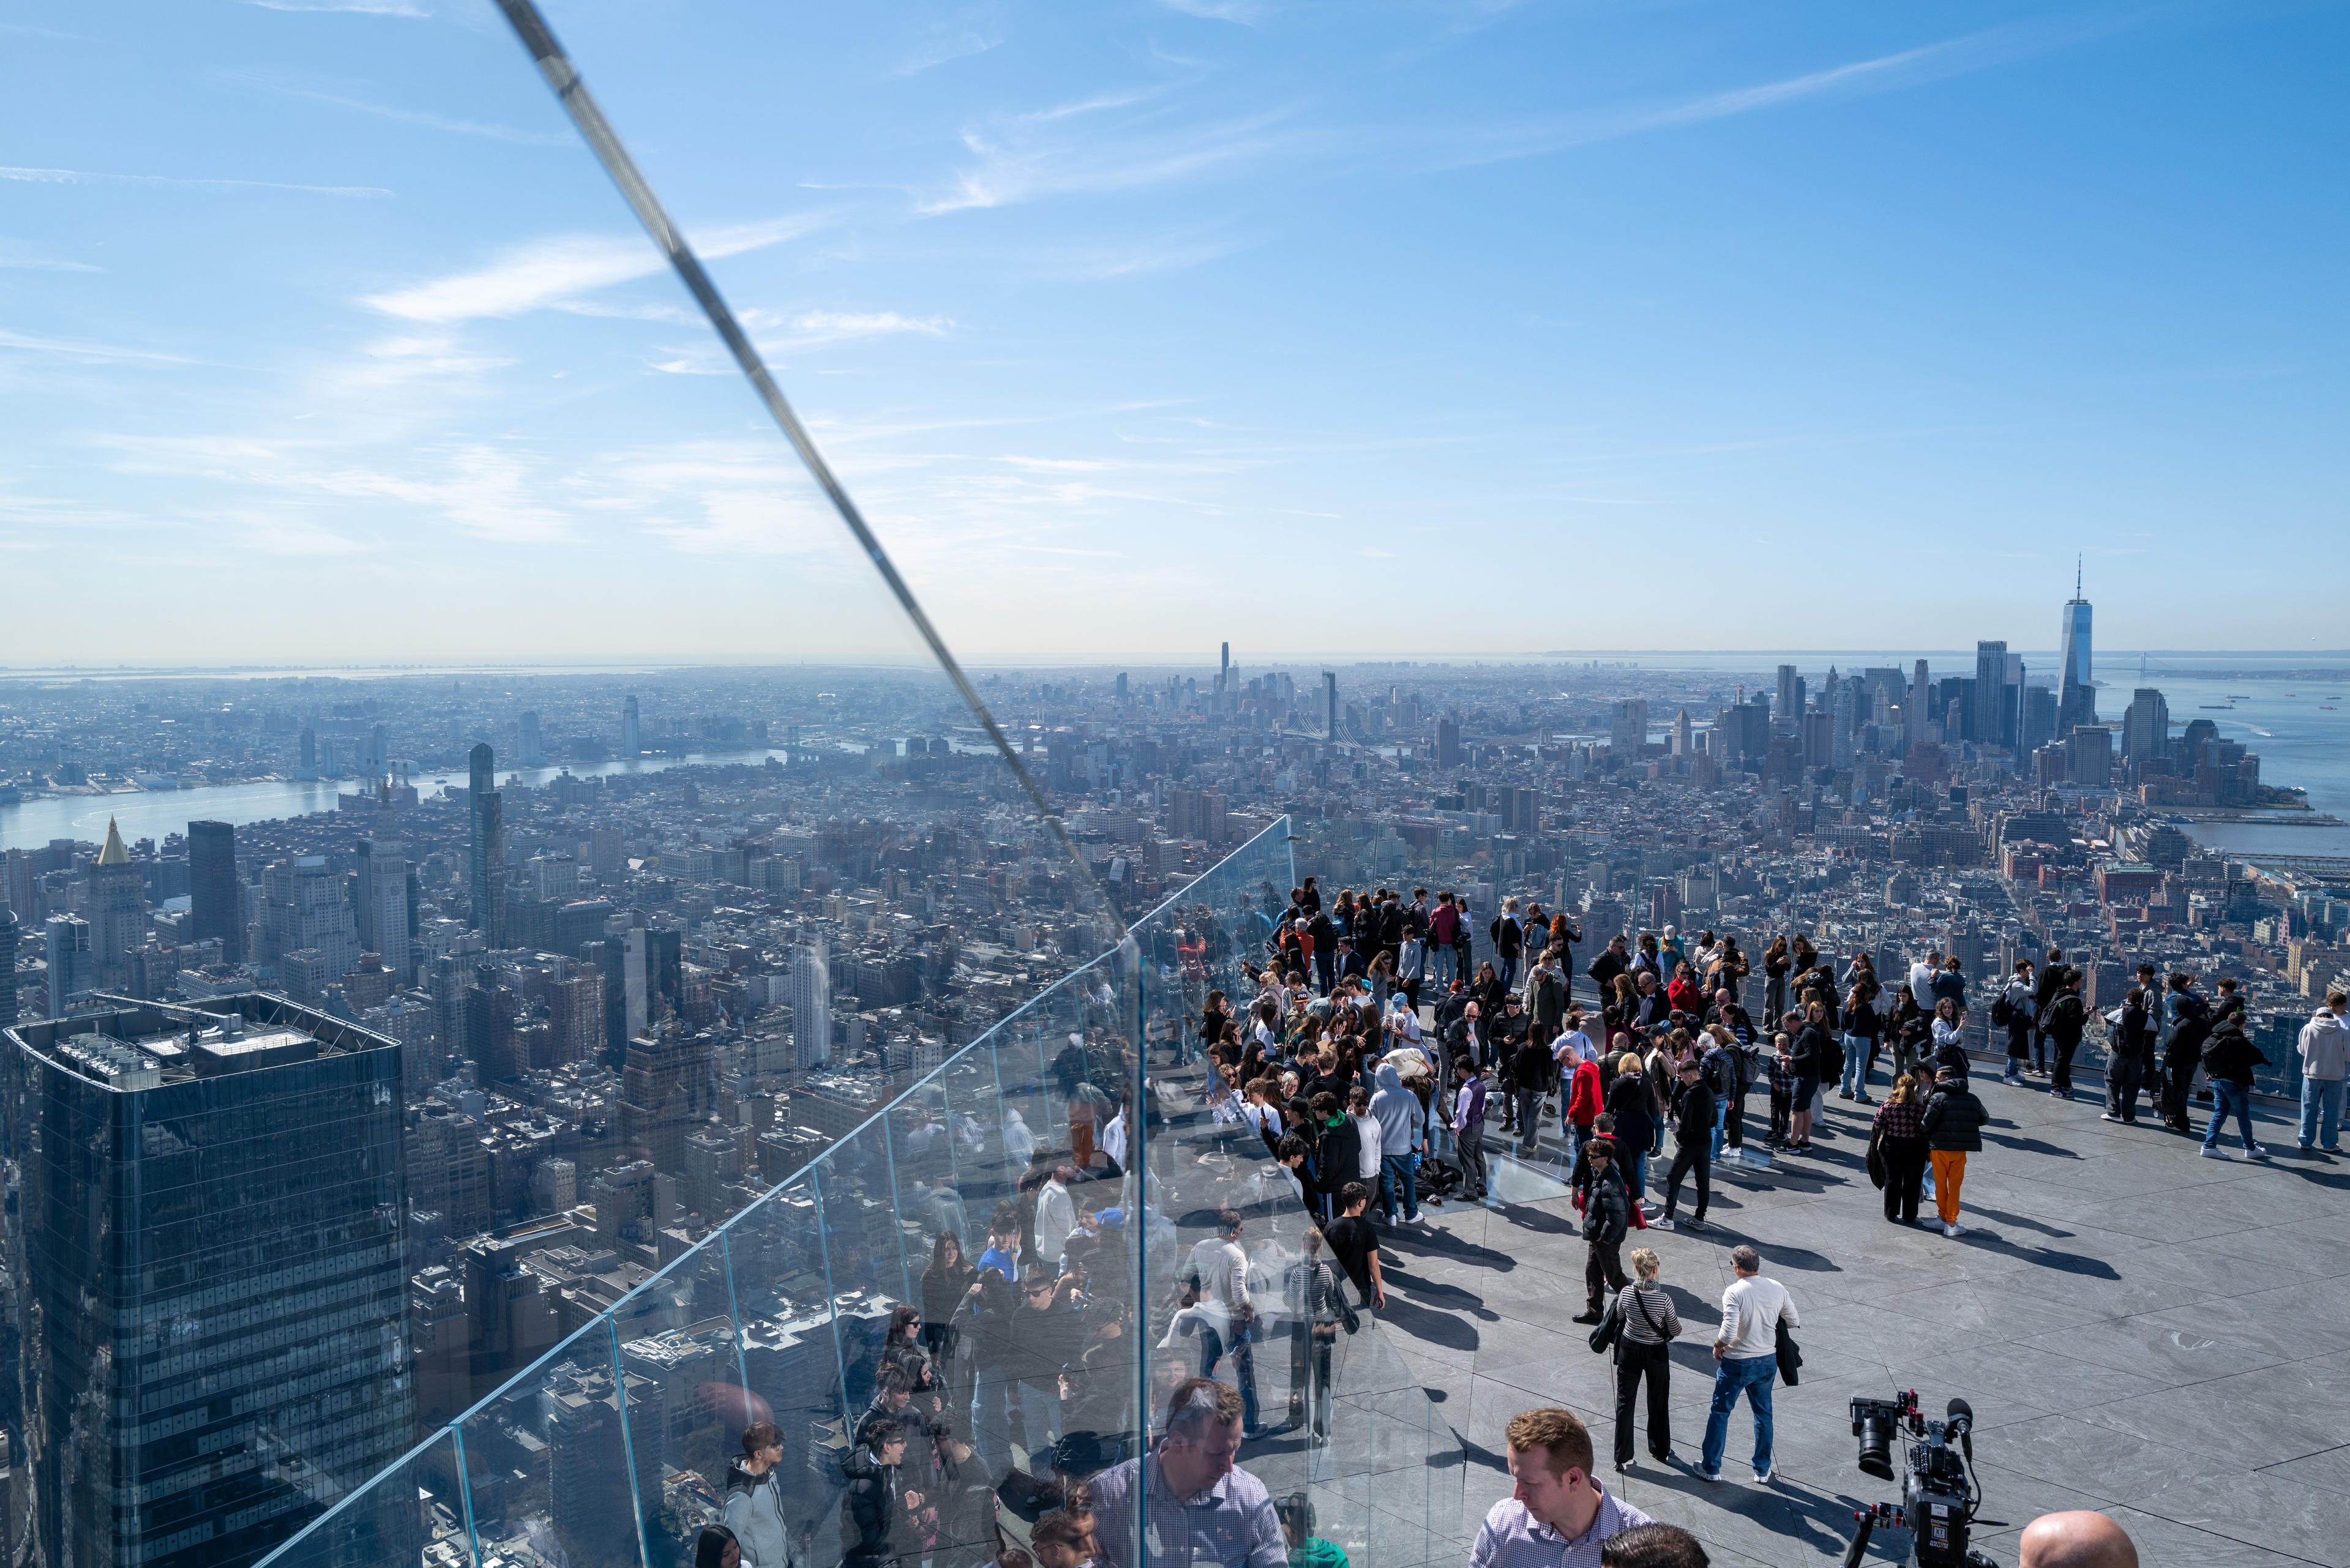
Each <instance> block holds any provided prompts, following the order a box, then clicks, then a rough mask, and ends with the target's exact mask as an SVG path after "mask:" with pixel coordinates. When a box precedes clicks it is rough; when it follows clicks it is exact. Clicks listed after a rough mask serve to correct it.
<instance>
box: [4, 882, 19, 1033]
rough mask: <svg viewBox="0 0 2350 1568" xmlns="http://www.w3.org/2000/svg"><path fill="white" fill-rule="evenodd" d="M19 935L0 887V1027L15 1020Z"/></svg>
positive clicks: (13, 915) (5, 896)
mask: <svg viewBox="0 0 2350 1568" xmlns="http://www.w3.org/2000/svg"><path fill="white" fill-rule="evenodd" d="M21 935H22V928H21V927H19V926H18V925H17V923H16V909H15V907H14V906H12V905H11V904H10V903H9V902H8V898H7V894H6V891H5V889H0V1029H5V1028H7V1027H8V1025H10V1024H11V1023H16V941H17V939H18V937H19V936H21Z"/></svg>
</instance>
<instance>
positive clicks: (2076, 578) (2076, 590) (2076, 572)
mask: <svg viewBox="0 0 2350 1568" xmlns="http://www.w3.org/2000/svg"><path fill="white" fill-rule="evenodd" d="M2073 597H2074V598H2076V599H2077V598H2079V597H2081V557H2080V556H2078V555H2075V556H2074V557H2073Z"/></svg>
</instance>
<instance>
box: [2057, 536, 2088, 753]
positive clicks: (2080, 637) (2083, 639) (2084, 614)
mask: <svg viewBox="0 0 2350 1568" xmlns="http://www.w3.org/2000/svg"><path fill="white" fill-rule="evenodd" d="M2057 636H2058V638H2059V639H2060V640H2059V642H2058V645H2057V646H2058V647H2059V648H2061V649H2063V650H2064V668H2063V669H2062V670H2060V671H2059V672H2058V675H2057V681H2056V692H2057V695H2056V732H2057V733H2058V734H2059V735H2064V734H2068V733H2070V732H2072V730H2073V729H2074V726H2075V725H2079V724H2094V723H2095V722H2097V689H2096V687H2095V685H2094V684H2092V683H2091V676H2090V659H2089V601H2088V600H2086V599H2085V598H2083V597H2081V581H2080V576H2079V574H2078V573H2077V572H2075V573H2074V578H2073V597H2071V598H2069V599H2067V600H2066V601H2065V602H2064V622H2063V624H2062V625H2061V626H2059V627H2058V628H2057Z"/></svg>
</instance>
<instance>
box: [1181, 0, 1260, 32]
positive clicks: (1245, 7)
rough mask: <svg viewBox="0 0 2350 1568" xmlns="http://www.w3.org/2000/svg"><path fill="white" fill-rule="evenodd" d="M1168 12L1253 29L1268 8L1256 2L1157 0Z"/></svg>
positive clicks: (1246, 0) (1247, 0)
mask: <svg viewBox="0 0 2350 1568" xmlns="http://www.w3.org/2000/svg"><path fill="white" fill-rule="evenodd" d="M1159 4H1160V5H1164V6H1166V7H1167V8H1168V9H1169V10H1170V11H1180V12H1181V13H1182V14H1183V15H1184V16H1202V17H1205V18H1206V19H1208V20H1209V21H1211V22H1237V23H1239V24H1240V25H1241V26H1243V27H1253V26H1256V25H1257V23H1258V22H1260V21H1262V20H1263V17H1264V14H1265V12H1266V10H1267V9H1268V7H1266V6H1264V5H1259V4H1257V3H1256V0H1159Z"/></svg>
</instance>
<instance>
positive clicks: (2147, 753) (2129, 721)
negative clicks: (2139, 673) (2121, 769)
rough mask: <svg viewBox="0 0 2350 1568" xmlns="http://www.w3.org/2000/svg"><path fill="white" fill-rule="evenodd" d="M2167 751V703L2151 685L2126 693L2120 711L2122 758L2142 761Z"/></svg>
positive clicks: (2128, 760)
mask: <svg viewBox="0 0 2350 1568" xmlns="http://www.w3.org/2000/svg"><path fill="white" fill-rule="evenodd" d="M2169 754H2170V704H2169V703H2168V702H2166V701H2163V700H2162V693H2161V692H2159V691H2156V690H2155V689H2154V688H2153V687H2151V686H2141V687H2139V688H2138V689H2137V691H2133V692H2131V693H2130V705H2129V706H2128V707H2127V708H2126V709H2125V710H2123V712H2122V760H2123V761H2125V762H2132V763H2137V762H2144V761H2146V760H2147V759H2148V758H2152V757H2167V756H2168V755H2169Z"/></svg>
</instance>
